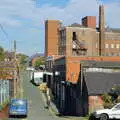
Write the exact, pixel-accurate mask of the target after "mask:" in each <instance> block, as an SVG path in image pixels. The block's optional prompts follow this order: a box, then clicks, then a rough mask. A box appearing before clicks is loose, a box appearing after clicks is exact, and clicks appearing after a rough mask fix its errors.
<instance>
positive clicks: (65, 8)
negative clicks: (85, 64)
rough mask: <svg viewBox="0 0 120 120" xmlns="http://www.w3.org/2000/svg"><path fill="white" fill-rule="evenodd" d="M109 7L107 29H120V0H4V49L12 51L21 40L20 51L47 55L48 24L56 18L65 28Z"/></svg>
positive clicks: (0, 39) (0, 9) (0, 0)
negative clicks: (101, 6)
mask: <svg viewBox="0 0 120 120" xmlns="http://www.w3.org/2000/svg"><path fill="white" fill-rule="evenodd" d="M101 3H102V4H104V5H105V20H106V26H110V27H114V28H120V22H119V21H120V16H119V15H120V2H119V0H101V1H100V0H0V24H2V26H3V27H4V30H5V31H6V32H7V33H8V38H7V37H6V36H5V34H4V33H3V32H2V30H1V29H0V46H3V47H4V48H5V49H6V50H11V49H12V46H13V45H12V44H13V40H16V41H17V52H21V53H25V54H27V55H30V56H31V55H33V54H35V53H43V52H44V21H45V20H46V19H56V20H60V21H62V22H63V24H65V25H69V24H72V23H74V22H78V23H81V18H82V17H84V16H87V15H89V16H90V15H95V16H97V20H98V5H99V4H101Z"/></svg>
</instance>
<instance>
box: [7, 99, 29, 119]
mask: <svg viewBox="0 0 120 120" xmlns="http://www.w3.org/2000/svg"><path fill="white" fill-rule="evenodd" d="M27 107H28V105H27V100H24V99H12V100H11V102H10V106H9V116H14V115H15V116H24V117H27V113H28V108H27Z"/></svg>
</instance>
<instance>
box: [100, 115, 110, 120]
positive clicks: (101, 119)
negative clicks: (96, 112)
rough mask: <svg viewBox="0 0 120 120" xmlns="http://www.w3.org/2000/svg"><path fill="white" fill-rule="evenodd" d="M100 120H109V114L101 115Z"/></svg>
mask: <svg viewBox="0 0 120 120" xmlns="http://www.w3.org/2000/svg"><path fill="white" fill-rule="evenodd" d="M100 120H109V117H108V115H107V114H104V113H103V114H101V115H100Z"/></svg>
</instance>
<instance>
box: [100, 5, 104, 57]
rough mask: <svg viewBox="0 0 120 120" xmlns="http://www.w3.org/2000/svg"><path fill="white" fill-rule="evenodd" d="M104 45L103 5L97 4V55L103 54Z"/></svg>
mask: <svg viewBox="0 0 120 120" xmlns="http://www.w3.org/2000/svg"><path fill="white" fill-rule="evenodd" d="M104 46H105V23H104V6H103V5H100V6H99V56H103V55H104Z"/></svg>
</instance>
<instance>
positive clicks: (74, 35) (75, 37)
mask: <svg viewBox="0 0 120 120" xmlns="http://www.w3.org/2000/svg"><path fill="white" fill-rule="evenodd" d="M72 39H73V40H77V36H76V32H73V38H72Z"/></svg>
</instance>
